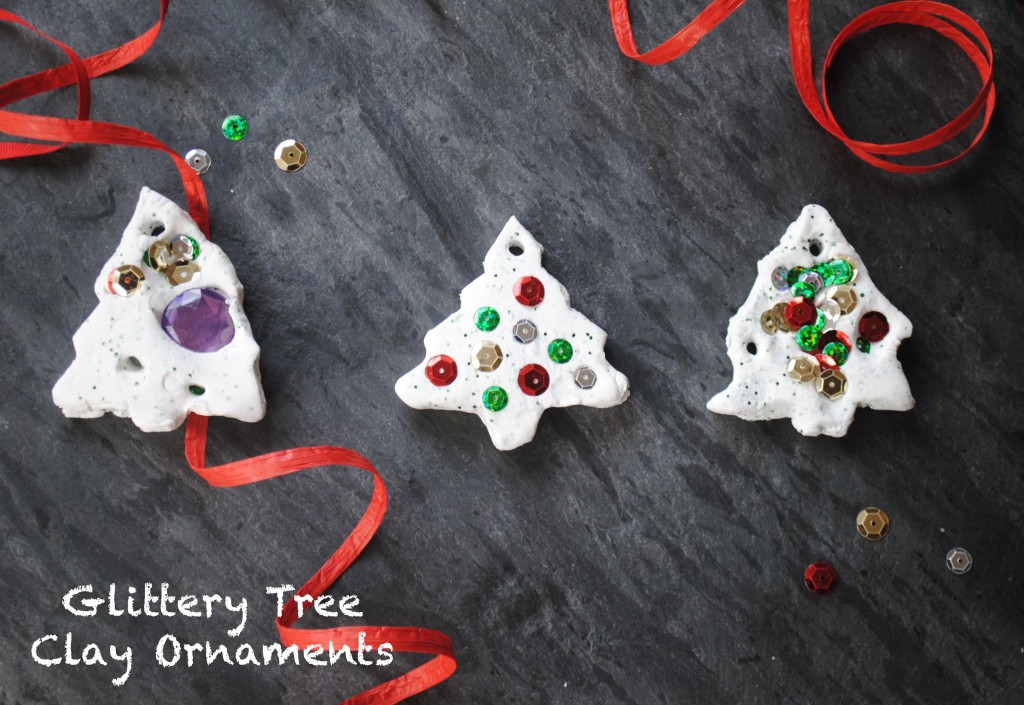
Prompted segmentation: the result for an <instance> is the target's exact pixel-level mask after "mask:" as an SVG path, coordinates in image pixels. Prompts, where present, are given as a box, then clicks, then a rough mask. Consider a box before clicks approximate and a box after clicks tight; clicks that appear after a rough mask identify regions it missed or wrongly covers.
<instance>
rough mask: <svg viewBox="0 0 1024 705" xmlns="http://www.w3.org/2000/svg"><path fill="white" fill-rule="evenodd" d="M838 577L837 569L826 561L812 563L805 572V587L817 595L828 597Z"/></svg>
mask: <svg viewBox="0 0 1024 705" xmlns="http://www.w3.org/2000/svg"><path fill="white" fill-rule="evenodd" d="M837 578H838V576H836V569H835V568H833V567H832V566H830V565H829V564H828V563H826V562H825V561H818V562H817V563H811V564H810V565H809V566H807V570H805V571H804V585H806V586H807V589H808V590H810V591H811V592H813V593H814V594H816V595H827V594H829V593H830V592H831V591H832V588H833V587H834V586H835V584H836V580H837Z"/></svg>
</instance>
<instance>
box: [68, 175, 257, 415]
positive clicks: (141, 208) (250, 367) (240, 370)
mask: <svg viewBox="0 0 1024 705" xmlns="http://www.w3.org/2000/svg"><path fill="white" fill-rule="evenodd" d="M157 226H163V227H164V228H165V232H164V233H163V234H162V235H160V237H161V238H166V237H171V236H174V235H189V236H191V237H192V238H194V239H195V240H196V241H197V242H198V243H199V248H200V250H199V256H198V257H197V258H196V260H195V262H196V264H198V265H199V266H200V268H201V271H200V273H199V276H198V277H197V278H196V279H194V280H193V281H191V282H189V283H187V284H182V285H179V286H172V285H171V283H170V282H169V281H168V280H167V278H166V277H165V276H164V275H163V274H160V273H158V272H157V271H156V270H154V269H152V268H150V267H148V266H147V265H145V264H144V263H143V261H142V256H143V253H145V252H146V251H147V250H148V249H149V246H150V245H151V244H152V243H153V242H154V241H155V240H156V239H157V238H156V237H154V236H153V235H152V232H153V230H154V228H156V227H157ZM124 264H134V265H136V266H138V267H140V268H141V269H142V270H143V272H145V275H146V278H145V280H144V281H143V282H142V285H141V288H140V289H139V291H137V292H136V293H135V294H134V295H132V296H127V297H125V296H118V295H116V294H113V293H111V292H110V291H109V290H108V289H107V275H108V273H109V272H110V270H112V269H113V268H115V267H117V266H120V265H124ZM195 288H206V289H215V290H217V291H218V292H220V293H221V294H223V295H224V297H225V298H226V299H227V303H228V306H229V310H230V314H231V318H232V320H233V321H234V324H235V335H234V338H233V339H232V340H231V342H230V343H228V344H227V345H226V346H225V347H223V348H221V349H220V350H217V351H216V352H209V353H197V352H192V351H190V350H187V349H186V348H183V347H181V346H179V345H178V344H177V343H175V342H174V341H173V340H171V338H170V337H168V335H167V333H165V332H164V330H163V328H162V327H161V325H160V322H161V318H162V316H163V312H164V309H165V308H166V306H167V304H168V303H169V302H170V301H171V300H172V299H174V298H175V297H176V296H178V295H179V294H181V293H182V292H184V291H187V290H189V289H195ZM94 291H95V293H96V298H98V299H99V304H98V305H97V306H96V308H95V310H94V311H93V312H92V313H91V314H90V315H89V317H88V318H87V319H86V320H85V322H84V323H83V324H82V325H81V327H80V328H79V329H78V331H77V332H76V333H75V335H74V345H75V360H74V362H72V363H71V366H70V367H69V368H68V370H67V371H66V372H65V373H64V375H63V376H62V377H61V378H60V380H59V381H58V382H57V384H56V386H54V388H53V400H54V402H55V403H56V404H57V406H59V407H60V408H61V410H62V411H63V412H64V414H65V415H66V416H70V417H79V418H91V417H97V416H102V415H103V414H104V413H106V412H108V411H109V412H112V413H114V414H116V415H117V416H130V417H131V419H132V421H134V422H135V425H136V426H138V427H139V428H140V429H142V430H143V431H170V430H172V429H175V428H177V427H178V426H180V425H181V423H182V422H183V421H184V420H185V417H186V416H187V414H188V413H189V412H195V413H197V414H201V415H204V416H229V417H231V418H235V419H239V420H241V421H259V420H260V419H261V418H263V414H264V413H265V411H266V402H265V401H264V398H263V389H262V387H261V385H260V376H259V356H260V349H259V346H258V345H257V344H256V341H255V340H253V337H252V330H251V329H250V327H249V321H248V319H246V317H245V313H244V312H243V311H242V285H241V283H240V282H239V281H238V277H237V275H236V274H235V268H234V267H233V266H232V264H231V262H230V260H228V257H227V255H225V254H224V252H223V251H222V250H221V249H220V248H219V247H217V245H215V244H213V243H211V242H210V241H209V240H207V239H206V237H205V236H204V235H203V233H202V232H201V231H200V230H199V228H198V226H197V225H196V224H195V222H194V221H193V220H192V218H190V217H189V215H188V214H187V213H185V212H184V211H183V210H181V209H180V208H179V207H178V206H176V205H175V204H174V203H172V202H171V201H169V200H168V199H166V198H164V197H163V196H161V195H160V194H158V193H156V192H154V191H151V190H149V189H148V188H143V189H142V193H141V194H140V196H139V204H138V206H137V207H136V209H135V215H134V216H133V217H132V220H131V222H130V223H129V224H128V227H127V228H126V229H125V231H124V235H122V237H121V244H120V245H119V246H118V248H117V250H116V251H115V252H114V254H113V256H112V257H111V258H110V259H109V260H107V263H106V264H105V265H104V266H103V269H102V270H101V271H100V274H99V276H98V277H97V279H96V284H95V286H94ZM136 362H137V363H138V364H136ZM190 385H198V386H201V387H203V388H205V390H206V391H205V393H204V394H202V395H201V396H197V395H195V394H193V393H191V392H190V391H189V386H190Z"/></svg>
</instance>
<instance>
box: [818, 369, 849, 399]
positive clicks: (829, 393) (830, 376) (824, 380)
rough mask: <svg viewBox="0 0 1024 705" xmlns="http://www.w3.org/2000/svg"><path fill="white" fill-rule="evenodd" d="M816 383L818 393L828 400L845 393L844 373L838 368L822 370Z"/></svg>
mask: <svg viewBox="0 0 1024 705" xmlns="http://www.w3.org/2000/svg"><path fill="white" fill-rule="evenodd" d="M816 383H817V387H818V393H819V394H821V396H823V397H825V398H826V399H828V400H830V401H835V400H836V399H838V398H839V397H841V396H843V395H844V394H846V375H844V374H843V373H842V372H840V371H839V370H832V369H828V368H826V369H824V370H822V371H821V374H820V375H819V376H818V379H817V382H816Z"/></svg>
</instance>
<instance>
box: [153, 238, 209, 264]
mask: <svg viewBox="0 0 1024 705" xmlns="http://www.w3.org/2000/svg"><path fill="white" fill-rule="evenodd" d="M185 237H186V238H188V241H189V242H191V243H192V259H195V258H196V257H198V256H199V243H198V242H197V241H196V239H195V238H194V237H192V236H191V235H186V236H185ZM147 254H148V253H147Z"/></svg>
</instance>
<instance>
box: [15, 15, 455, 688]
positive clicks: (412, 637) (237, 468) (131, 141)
mask: <svg viewBox="0 0 1024 705" xmlns="http://www.w3.org/2000/svg"><path fill="white" fill-rule="evenodd" d="M169 3H170V0H161V2H160V19H159V20H158V21H157V23H156V24H155V25H153V26H152V27H151V28H150V29H149V30H147V31H146V32H144V33H143V34H142V35H140V36H138V37H136V38H135V39H133V40H131V41H130V42H127V43H126V44H123V45H121V46H119V47H117V48H115V49H112V50H110V51H106V52H104V53H102V54H97V55H96V56H91V57H89V58H87V59H84V60H83V59H82V58H81V57H79V56H78V54H76V53H75V52H74V50H72V49H71V48H70V47H68V46H67V45H66V44H63V43H62V42H60V41H58V40H56V39H54V38H53V37H50V36H48V35H46V34H44V33H43V32H41V31H39V30H38V29H36V28H35V27H34V26H32V25H31V24H29V23H28V22H26V21H25V20H23V19H21V18H20V17H18V16H17V15H14V14H12V13H10V12H8V11H6V10H3V9H0V21H2V22H10V23H13V24H17V25H20V26H22V27H25V28H26V29H29V30H31V31H33V32H35V33H36V34H38V35H39V36H41V37H43V38H44V39H46V40H48V41H50V42H52V43H54V44H56V45H57V46H58V47H60V48H61V50H62V51H63V52H64V53H65V54H66V55H67V57H68V60H69V63H67V64H64V65H63V66H59V67H57V68H52V69H48V70H46V71H40V72H38V73H35V74H32V75H30V76H25V77H23V78H19V79H15V80H13V81H9V82H7V83H5V84H3V85H2V86H0V108H4V107H6V106H7V105H10V104H11V103H13V102H16V101H19V100H22V99H24V98H28V97H29V96H33V95H38V94H40V93H45V92H46V91H52V90H56V89H58V88H62V87H64V86H69V85H71V84H75V85H76V86H77V88H78V111H77V115H78V117H77V119H76V120H66V119H61V118H53V117H46V116H42V115H26V114H22V113H16V112H11V111H8V110H0V131H2V132H5V133H7V134H10V135H14V136H16V137H22V138H28V139H39V140H49V141H51V142H56V143H57V144H38V143H34V142H2V143H0V160H2V159H16V158H18V157H25V156H33V155H40V154H49V153H51V152H55V151H57V150H59V149H62V148H63V147H66V146H68V145H69V144H71V143H74V142H88V143H93V144H114V145H125V146H131V147H146V148H148V149H156V150H159V151H162V152H165V153H167V154H169V155H170V156H171V157H172V158H173V159H174V163H175V166H176V167H177V168H178V172H179V173H180V174H181V178H182V182H183V184H184V186H185V195H186V197H187V199H188V206H189V212H190V214H191V216H192V218H193V220H195V221H196V223H197V224H198V225H199V227H200V228H201V229H202V231H203V232H204V233H206V234H207V236H209V231H210V220H209V214H208V206H207V202H206V192H205V190H204V189H203V184H202V182H201V181H200V180H199V176H198V175H197V174H196V173H195V172H194V171H193V170H192V168H191V167H189V165H188V163H187V162H185V160H184V159H182V157H181V156H179V155H178V153H177V152H175V151H174V150H173V149H171V148H170V147H168V146H167V145H166V144H164V143H163V142H161V141H160V140H158V139H156V138H155V137H153V136H152V135H150V134H148V133H146V132H143V131H142V130H138V129H135V128H133V127H128V126H126V125H115V124H111V123H105V122H98V121H95V120H90V119H89V97H90V94H89V81H90V79H92V78H96V77H97V76H102V75H103V74H105V73H109V72H110V71H114V70H115V69H118V68H120V67H122V66H125V65H127V64H130V63H131V62H132V61H134V60H135V59H137V58H138V57H140V56H142V54H144V53H145V52H146V50H147V49H149V47H150V46H152V44H153V41H154V40H155V39H156V37H157V35H158V34H159V33H160V28H161V26H162V25H163V20H164V16H165V15H166V14H167V7H168V5H169ZM208 424H209V419H208V418H207V417H205V416H198V415H196V414H190V415H189V417H188V423H187V424H186V427H185V458H186V459H187V460H188V463H189V465H190V466H191V467H192V469H193V470H195V471H196V472H197V473H198V474H199V475H200V476H201V477H202V478H203V479H204V480H206V481H207V482H208V483H210V484H211V485H213V486H214V487H237V486H239V485H247V484H251V483H255V482H261V481H263V480H269V479H271V478H274V477H280V476H281V475H288V474H291V473H293V472H299V471H301V470H305V469H308V468H315V467H322V466H325V465H345V466H348V467H354V468H358V469H360V470H365V471H366V472H368V473H370V474H371V475H372V476H373V496H372V497H371V499H370V504H369V506H368V507H367V508H366V511H365V512H364V513H363V516H362V518H361V519H360V520H359V522H358V523H357V524H356V527H355V528H354V529H353V530H352V532H351V533H350V534H349V535H348V537H347V538H346V539H345V540H344V541H343V542H342V544H341V546H339V547H338V549H337V550H336V551H335V552H334V553H333V554H332V555H331V557H330V558H328V560H327V562H325V563H324V564H323V566H322V567H321V568H320V569H319V570H318V571H317V572H316V573H315V574H314V575H313V577H311V578H310V579H309V580H308V581H307V582H306V584H305V585H303V586H302V587H301V588H299V590H298V591H296V593H295V594H294V595H293V596H292V597H291V598H290V599H289V600H288V602H287V603H285V605H284V609H283V611H282V615H281V617H279V618H278V619H277V630H278V633H279V634H280V637H281V641H282V643H283V644H284V645H285V646H292V645H295V646H297V647H298V648H300V649H305V648H306V647H307V646H313V645H318V646H320V647H321V648H323V649H324V650H325V651H326V650H328V649H329V648H330V647H331V646H333V648H334V649H335V651H338V650H341V649H342V648H343V647H346V646H347V647H348V648H349V649H350V650H353V651H355V650H356V649H359V648H361V647H362V648H364V649H365V648H366V647H369V648H370V649H371V650H373V649H376V647H378V646H380V645H381V644H383V643H384V642H389V643H390V644H391V646H392V651H393V652H395V653H417V654H432V655H433V656H434V658H432V659H430V660H429V661H427V662H426V663H424V664H421V665H419V666H417V667H415V668H413V669H412V670H410V671H409V672H407V673H405V674H403V675H401V676H398V677H397V678H393V679H392V680H389V681H387V682H385V683H382V684H380V685H377V686H375V687H373V688H370V689H369V690H366V691H364V692H362V693H360V694H358V695H356V696H355V697H352V698H349V699H348V700H346V701H345V705H393V704H394V703H398V702H401V701H402V700H405V699H406V698H409V697H411V696H413V695H415V694H416V693H420V692H422V691H424V690H427V689H428V688H431V687H433V686H435V685H437V684H438V683H440V682H442V681H444V680H445V679H446V678H448V677H449V676H450V675H451V674H452V673H454V672H455V667H456V662H455V653H454V651H453V650H452V645H451V640H450V639H449V638H448V637H447V636H445V635H444V634H442V633H441V632H437V631H433V630H431V629H421V628H419V627H372V626H371V627H359V626H356V627H334V628H328V629H307V628H302V627H296V626H295V623H296V622H297V621H298V603H297V602H296V600H295V597H296V596H297V595H309V596H311V597H313V598H316V597H319V596H320V595H322V594H323V593H324V592H325V591H326V590H327V589H329V588H330V586H331V585H332V584H333V583H334V582H335V581H336V580H337V579H338V578H339V577H340V576H341V574H342V573H344V572H345V570H346V569H347V568H348V567H349V566H350V565H352V563H353V562H354V561H355V560H356V558H357V557H358V556H359V554H360V553H361V552H362V551H363V549H364V548H365V547H366V545H367V544H368V543H369V542H370V539H372V538H373V536H374V534H375V533H376V532H377V528H378V527H379V526H380V523H381V521H382V520H383V518H384V513H385V512H386V511H387V506H388V494H387V488H386V487H385V486H384V480H383V479H382V478H381V476H380V474H379V473H378V472H377V469H376V468H375V467H374V466H373V464H372V463H371V462H370V461H369V460H367V459H366V458H365V457H363V456H362V455H360V454H359V453H356V452H355V451H352V450H348V449H346V448H336V447H333V446H315V447H311V448H294V449H291V450H283V451H278V452H276V453H268V454H266V455H261V456H258V457H255V458H249V459H247V460H238V461H235V462H232V463H227V464H225V465H218V466H215V467H209V466H207V465H206V438H207V426H208Z"/></svg>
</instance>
